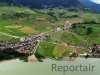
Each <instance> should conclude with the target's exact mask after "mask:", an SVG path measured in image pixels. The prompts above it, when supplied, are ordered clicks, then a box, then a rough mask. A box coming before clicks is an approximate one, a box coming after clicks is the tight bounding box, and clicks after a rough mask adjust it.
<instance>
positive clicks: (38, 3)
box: [0, 0, 81, 8]
mask: <svg viewBox="0 0 100 75" xmlns="http://www.w3.org/2000/svg"><path fill="white" fill-rule="evenodd" d="M0 4H5V5H12V4H13V5H17V6H18V5H23V6H29V7H33V8H43V7H44V6H45V7H58V6H63V7H78V6H81V4H80V2H79V1H78V0H9V1H8V0H0Z"/></svg>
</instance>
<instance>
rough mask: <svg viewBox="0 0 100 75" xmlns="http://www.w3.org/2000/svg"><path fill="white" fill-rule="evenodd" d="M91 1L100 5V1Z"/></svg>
mask: <svg viewBox="0 0 100 75" xmlns="http://www.w3.org/2000/svg"><path fill="white" fill-rule="evenodd" d="M91 1H92V2H95V3H98V4H100V0H91Z"/></svg>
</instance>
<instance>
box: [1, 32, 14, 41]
mask: <svg viewBox="0 0 100 75" xmlns="http://www.w3.org/2000/svg"><path fill="white" fill-rule="evenodd" d="M12 39H13V38H12V37H10V36H7V35H3V34H1V33H0V41H10V40H12Z"/></svg>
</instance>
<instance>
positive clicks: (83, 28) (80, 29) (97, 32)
mask: <svg viewBox="0 0 100 75" xmlns="http://www.w3.org/2000/svg"><path fill="white" fill-rule="evenodd" d="M88 27H92V33H90V34H88V35H87V34H86V32H87V28H88ZM71 31H72V32H73V33H75V34H77V35H78V36H80V38H81V39H82V40H84V41H87V46H89V45H93V44H94V43H95V44H100V39H99V37H100V26H99V25H96V24H85V25H84V24H82V25H78V26H76V27H75V28H74V29H72V30H71Z"/></svg>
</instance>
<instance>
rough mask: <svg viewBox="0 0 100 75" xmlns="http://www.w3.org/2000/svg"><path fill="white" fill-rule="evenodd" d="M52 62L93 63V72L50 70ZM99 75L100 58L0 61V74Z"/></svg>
mask: <svg viewBox="0 0 100 75" xmlns="http://www.w3.org/2000/svg"><path fill="white" fill-rule="evenodd" d="M52 64H56V65H58V66H59V65H61V66H65V65H66V66H72V65H73V66H75V65H79V64H81V65H89V64H90V65H95V68H94V71H93V72H81V71H77V72H76V71H74V72H70V71H67V72H66V73H63V72H62V71H57V72H56V71H52ZM67 74H68V75H99V74H100V59H96V58H94V59H93V58H89V59H85V58H77V59H76V60H75V61H56V60H51V59H44V61H43V62H22V61H20V60H19V59H14V60H9V61H3V62H0V75H67Z"/></svg>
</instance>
